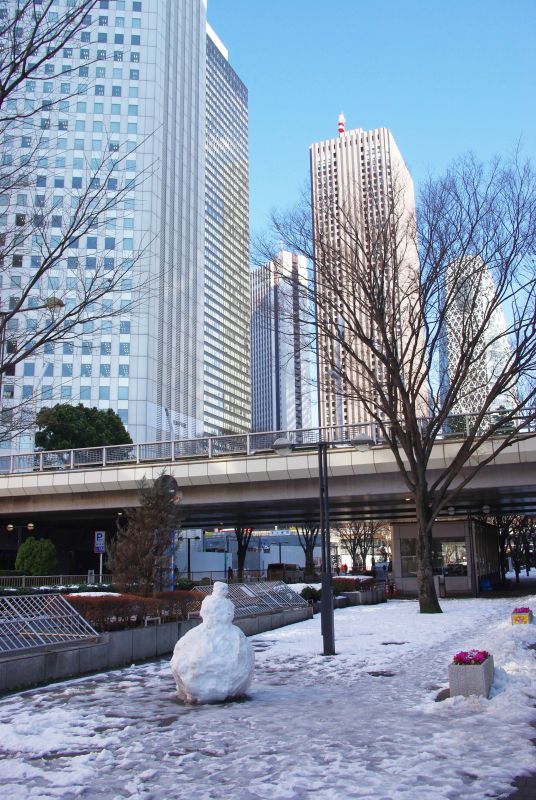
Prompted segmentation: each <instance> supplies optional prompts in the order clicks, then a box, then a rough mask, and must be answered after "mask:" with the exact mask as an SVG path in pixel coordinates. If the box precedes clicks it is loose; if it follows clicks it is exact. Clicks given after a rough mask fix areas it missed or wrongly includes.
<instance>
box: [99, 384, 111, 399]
mask: <svg viewBox="0 0 536 800" xmlns="http://www.w3.org/2000/svg"><path fill="white" fill-rule="evenodd" d="M109 399H110V387H109V386H99V400H109Z"/></svg>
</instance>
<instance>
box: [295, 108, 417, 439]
mask: <svg viewBox="0 0 536 800" xmlns="http://www.w3.org/2000/svg"><path fill="white" fill-rule="evenodd" d="M310 164H311V183H312V204H313V232H314V246H315V261H316V262H317V264H318V263H319V262H320V260H321V259H323V260H324V268H325V269H327V270H331V271H332V273H333V275H334V278H335V279H336V280H339V284H340V285H344V286H345V288H346V289H347V292H348V297H351V296H354V305H355V309H356V311H355V313H356V314H357V315H358V316H359V320H358V322H359V324H361V325H362V326H363V328H364V329H365V330H367V329H368V330H370V333H371V336H372V338H374V330H373V325H372V322H371V320H370V319H367V318H366V303H362V302H361V298H360V297H359V296H356V293H357V294H358V293H359V289H358V288H357V287H356V285H348V286H346V284H345V281H348V273H347V271H346V273H345V270H344V269H341V268H340V265H341V264H342V263H345V264H349V263H351V261H352V259H356V258H357V257H358V254H357V253H356V241H359V242H360V243H361V244H362V246H363V254H362V255H363V257H364V258H365V259H367V258H368V261H369V263H370V264H373V263H374V257H373V256H371V254H370V253H369V254H367V253H366V252H365V251H366V249H367V244H366V242H367V241H368V240H369V238H370V233H371V232H372V231H374V230H379V229H380V228H381V227H382V226H383V227H384V230H386V226H385V223H386V221H389V218H390V217H397V218H398V219H402V218H403V217H404V218H405V219H407V220H411V219H412V218H413V219H414V216H415V200H414V192H413V182H412V179H411V176H410V174H409V172H408V170H407V167H406V165H405V163H404V160H403V158H402V156H401V154H400V152H399V150H398V147H397V145H396V142H395V140H394V138H393V136H392V134H391V132H390V131H389V130H388V129H387V128H377V129H374V130H370V131H364V130H362V129H361V128H357V129H356V130H351V131H346V130H345V120H344V117H343V116H342V115H341V117H340V118H339V136H338V137H337V138H334V139H327V140H325V141H322V142H317V143H315V144H313V145H311V148H310ZM322 244H324V245H325V249H324V250H323V252H320V249H321V247H322ZM393 244H394V243H393ZM384 252H385V251H384ZM406 257H407V269H408V270H409V271H408V272H407V275H408V276H410V273H411V270H413V269H416V268H417V267H418V256H417V252H416V249H415V247H414V246H413V244H412V243H411V242H406ZM382 268H383V269H389V265H388V264H387V265H386V264H385V259H384V264H383V267H382ZM339 272H340V279H339V278H338V273H339ZM392 274H393V275H395V270H393V271H392ZM316 277H317V289H316V291H317V293H322V292H323V291H329V290H328V289H325V288H324V287H323V286H322V281H321V280H320V279H319V276H318V269H317V272H316ZM400 277H401V276H400V275H399V272H398V269H397V270H396V277H395V278H394V280H399V279H400ZM335 306H336V302H333V299H332V301H330V302H328V303H322V302H320V303H319V305H318V310H317V313H319V314H322V315H324V318H323V319H322V321H321V322H322V324H321V325H319V334H318V365H319V376H318V378H319V414H320V424H321V425H322V426H330V425H335V426H338V425H352V424H361V423H369V422H370V421H371V415H370V413H369V412H368V411H367V409H366V407H365V404H364V403H363V402H362V401H360V400H359V398H358V397H356V391H355V388H354V389H348V386H347V385H342V384H343V383H344V376H345V375H346V376H348V377H349V378H350V380H349V381H348V382H347V383H348V384H349V385H350V386H351V385H352V384H353V387H356V386H357V387H360V390H364V391H369V390H368V389H367V386H366V384H367V372H368V371H369V370H372V371H374V373H375V374H376V375H377V376H378V377H379V378H380V380H381V365H380V364H378V363H377V362H376V360H375V358H374V356H373V355H372V353H371V352H368V351H366V350H365V348H363V347H362V346H360V345H359V346H358V349H359V352H360V357H361V359H362V360H363V363H364V364H365V366H363V364H362V365H360V366H359V367H358V366H357V363H356V359H355V358H354V359H352V358H351V357H350V356H349V355H348V353H345V351H344V348H341V346H340V344H341V337H343V336H344V335H346V334H344V333H343V332H341V331H340V330H338V333H337V335H336V336H334V337H330V336H329V335H328V334H327V330H328V328H329V327H330V326H332V327H333V329H334V330H335V329H337V328H339V326H340V322H339V320H338V319H337V318H336V316H337V312H336V308H335ZM327 309H329V310H327ZM330 314H331V315H332V316H333V318H332V319H331V318H327V316H326V315H330ZM349 335H350V334H349ZM398 335H399V336H404V330H403V325H400V330H399V331H398ZM337 340H338V341H337ZM349 344H350V350H351V349H352V347H354V344H352V343H351V342H350V343H349ZM334 366H335V367H336V369H334ZM370 391H372V390H370ZM357 394H359V392H358V393H357ZM369 394H370V392H369ZM370 402H371V404H372V405H375V402H376V401H375V398H374V397H373V396H372V394H370Z"/></svg>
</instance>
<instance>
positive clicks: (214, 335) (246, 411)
mask: <svg viewBox="0 0 536 800" xmlns="http://www.w3.org/2000/svg"><path fill="white" fill-rule="evenodd" d="M206 103H207V107H206V131H207V132H206V204H205V208H206V217H205V290H204V298H205V299H204V306H205V324H204V330H205V340H204V430H205V432H207V433H211V434H223V433H230V432H232V433H234V432H244V431H249V430H250V424H251V411H250V405H251V376H250V358H249V355H250V345H249V337H250V320H249V177H248V174H249V170H248V92H247V89H246V87H245V86H244V84H243V83H242V81H241V80H240V78H239V77H238V76H237V74H236V72H235V71H234V70H233V68H232V67H231V65H230V64H229V61H228V54H227V50H226V49H225V47H224V46H223V44H222V43H221V41H220V40H219V38H218V37H217V36H216V34H215V33H214V31H213V30H212V29H211V28H210V26H207V94H206Z"/></svg>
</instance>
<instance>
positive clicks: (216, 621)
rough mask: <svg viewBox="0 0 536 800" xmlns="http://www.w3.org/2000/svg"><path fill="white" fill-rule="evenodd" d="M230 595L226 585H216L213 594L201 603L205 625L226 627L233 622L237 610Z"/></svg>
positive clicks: (218, 583) (219, 583)
mask: <svg viewBox="0 0 536 800" xmlns="http://www.w3.org/2000/svg"><path fill="white" fill-rule="evenodd" d="M228 594H229V590H228V588H227V584H226V583H221V582H220V581H218V582H216V583H215V584H214V586H213V587H212V594H210V595H208V597H205V599H204V600H203V602H202V603H201V617H202V619H203V622H204V623H205V625H208V626H209V627H212V626H213V625H226V624H229V623H231V622H232V621H233V617H234V612H235V609H234V605H233V603H232V602H231V600H229V597H228Z"/></svg>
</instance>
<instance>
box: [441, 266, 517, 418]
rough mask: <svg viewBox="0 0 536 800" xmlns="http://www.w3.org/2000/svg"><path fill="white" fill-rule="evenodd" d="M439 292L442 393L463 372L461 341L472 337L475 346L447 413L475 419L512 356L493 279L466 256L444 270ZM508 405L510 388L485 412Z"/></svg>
mask: <svg viewBox="0 0 536 800" xmlns="http://www.w3.org/2000/svg"><path fill="white" fill-rule="evenodd" d="M445 292H446V293H447V292H448V294H449V301H448V304H447V307H446V308H445V312H444V313H445V326H444V335H443V337H442V340H441V352H440V358H441V375H442V377H443V380H444V385H443V387H442V388H443V392H446V391H447V389H448V387H449V385H452V382H453V381H457V380H458V375H459V372H460V366H461V367H462V368H464V364H463V360H464V356H463V353H464V349H465V348H466V347H467V342H470V341H472V340H473V338H476V339H477V340H478V344H477V345H476V349H475V352H474V353H473V354H472V358H471V363H470V366H469V368H468V370H467V374H466V375H465V378H464V379H463V381H462V382H461V385H460V388H459V391H458V392H457V399H456V403H455V404H454V405H453V407H452V413H453V414H477V413H479V412H480V411H481V410H482V408H483V406H484V405H485V403H486V399H487V398H488V397H489V394H490V391H492V390H493V387H494V385H495V383H496V381H497V379H498V378H499V377H501V376H502V375H503V374H504V372H505V370H506V369H507V366H508V364H509V362H510V359H511V357H512V348H511V345H510V342H509V340H508V335H507V330H508V325H507V322H506V317H505V315H504V312H503V310H502V308H501V307H500V305H498V304H497V299H496V290H495V283H494V281H493V277H492V275H491V273H490V271H489V269H488V267H487V266H486V264H485V263H484V262H483V260H482V259H481V258H480V256H475V257H470V256H466V257H465V258H463V259H459V260H456V261H453V262H451V263H450V264H448V265H447V268H446V275H445ZM491 308H493V310H492V311H491V313H490V309H491ZM514 404H515V386H512V387H511V388H510V391H503V392H500V393H498V394H497V397H495V398H494V399H493V401H492V402H491V404H490V408H489V410H490V411H493V410H497V409H500V408H503V409H507V408H513V407H514Z"/></svg>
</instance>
